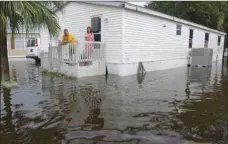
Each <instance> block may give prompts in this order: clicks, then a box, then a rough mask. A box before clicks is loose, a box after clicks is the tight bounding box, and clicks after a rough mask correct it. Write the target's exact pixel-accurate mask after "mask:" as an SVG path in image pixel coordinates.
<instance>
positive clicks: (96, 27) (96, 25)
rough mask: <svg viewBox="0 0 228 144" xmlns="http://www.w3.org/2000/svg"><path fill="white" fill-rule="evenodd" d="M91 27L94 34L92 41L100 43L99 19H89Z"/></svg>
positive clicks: (95, 17) (97, 17)
mask: <svg viewBox="0 0 228 144" xmlns="http://www.w3.org/2000/svg"><path fill="white" fill-rule="evenodd" d="M91 26H92V30H93V34H94V41H98V42H100V41H101V17H100V16H94V17H92V18H91Z"/></svg>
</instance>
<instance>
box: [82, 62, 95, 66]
mask: <svg viewBox="0 0 228 144" xmlns="http://www.w3.org/2000/svg"><path fill="white" fill-rule="evenodd" d="M92 63H93V62H91V61H87V62H80V63H79V66H89V65H92Z"/></svg>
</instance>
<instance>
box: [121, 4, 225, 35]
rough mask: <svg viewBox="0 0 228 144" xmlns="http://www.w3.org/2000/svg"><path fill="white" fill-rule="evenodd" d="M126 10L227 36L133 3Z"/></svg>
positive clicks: (127, 5) (126, 5)
mask: <svg viewBox="0 0 228 144" xmlns="http://www.w3.org/2000/svg"><path fill="white" fill-rule="evenodd" d="M125 9H129V10H134V11H137V12H141V13H146V14H149V15H153V16H157V17H161V18H164V19H168V20H170V21H174V22H179V23H182V24H186V25H190V26H193V27H197V28H200V29H204V30H207V31H211V32H215V33H219V34H221V35H227V34H226V33H225V32H222V31H218V30H215V29H212V28H209V27H206V26H203V25H200V24H197V23H194V22H191V21H187V20H184V19H181V18H178V17H174V16H171V15H167V14H164V13H161V12H158V11H155V10H152V9H148V8H145V7H142V6H137V5H134V4H131V3H126V4H125Z"/></svg>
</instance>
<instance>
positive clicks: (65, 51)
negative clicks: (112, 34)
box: [48, 42, 105, 64]
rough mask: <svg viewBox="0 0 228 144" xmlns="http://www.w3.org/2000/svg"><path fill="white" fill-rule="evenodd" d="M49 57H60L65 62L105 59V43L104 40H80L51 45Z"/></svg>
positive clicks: (73, 62)
mask: <svg viewBox="0 0 228 144" xmlns="http://www.w3.org/2000/svg"><path fill="white" fill-rule="evenodd" d="M48 53H49V57H51V58H52V59H58V60H60V61H62V62H64V63H71V64H75V63H79V62H89V61H95V60H104V58H105V54H104V43H102V42H78V43H76V44H65V45H59V46H57V47H56V46H51V45H50V46H49V52H48Z"/></svg>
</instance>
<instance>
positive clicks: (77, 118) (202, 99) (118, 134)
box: [0, 60, 228, 144]
mask: <svg viewBox="0 0 228 144" xmlns="http://www.w3.org/2000/svg"><path fill="white" fill-rule="evenodd" d="M10 69H11V76H12V79H14V80H16V81H17V82H18V83H19V87H18V88H13V89H11V90H7V89H4V90H2V93H1V119H0V128H1V129H0V143H1V144H58V143H60V144H192V143H221V144H222V143H223V144H225V143H226V142H227V140H228V139H227V134H228V131H227V126H228V124H227V113H228V112H227V109H228V105H227V97H228V66H227V62H225V64H223V66H222V62H217V63H214V64H213V67H212V68H195V67H193V68H187V67H181V68H175V69H169V70H164V71H156V72H151V73H147V74H146V75H145V76H142V75H141V76H136V75H135V76H129V77H118V76H113V75H109V76H108V77H106V76H97V77H90V78H81V79H72V78H71V79H70V78H57V77H50V76H45V75H42V73H41V69H40V67H37V66H35V65H34V62H33V61H26V60H20V61H18V60H17V61H10Z"/></svg>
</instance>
